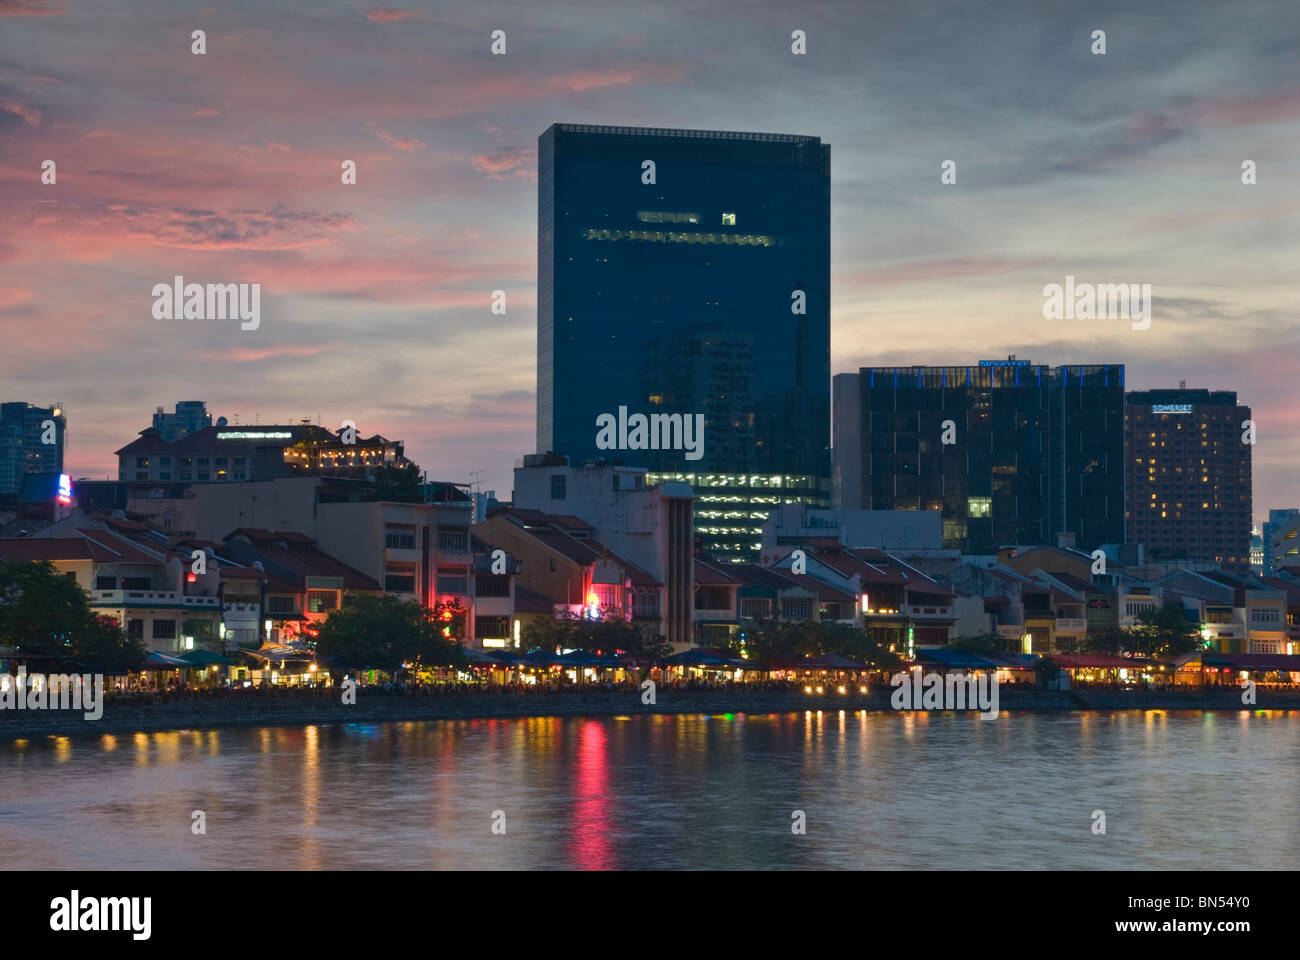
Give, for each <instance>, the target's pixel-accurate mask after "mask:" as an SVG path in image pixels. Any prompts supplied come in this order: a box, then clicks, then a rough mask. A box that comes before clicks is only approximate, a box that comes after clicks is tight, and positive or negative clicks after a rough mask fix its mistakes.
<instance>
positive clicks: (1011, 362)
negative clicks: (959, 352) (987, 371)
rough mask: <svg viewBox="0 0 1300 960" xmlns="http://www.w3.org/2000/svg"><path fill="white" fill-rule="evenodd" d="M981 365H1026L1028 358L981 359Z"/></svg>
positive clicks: (1027, 364)
mask: <svg viewBox="0 0 1300 960" xmlns="http://www.w3.org/2000/svg"><path fill="white" fill-rule="evenodd" d="M980 366H981V367H1027V366H1029V361H1028V360H981V361H980Z"/></svg>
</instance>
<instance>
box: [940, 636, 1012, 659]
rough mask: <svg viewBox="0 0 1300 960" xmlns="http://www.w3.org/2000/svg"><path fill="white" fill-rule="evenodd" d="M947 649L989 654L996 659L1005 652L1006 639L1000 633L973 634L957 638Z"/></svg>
mask: <svg viewBox="0 0 1300 960" xmlns="http://www.w3.org/2000/svg"><path fill="white" fill-rule="evenodd" d="M948 647H949V648H950V649H952V650H963V651H965V652H966V653H973V654H976V655H980V654H989V655H990V656H995V657H996V656H1001V655H1002V654H1004V653H1006V652H1007V638H1006V637H1004V636H1002V634H1000V633H973V634H971V635H970V636H968V637H957V638H956V639H954V640H952V641H951V642H950V643H949V644H948Z"/></svg>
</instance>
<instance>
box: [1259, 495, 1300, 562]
mask: <svg viewBox="0 0 1300 960" xmlns="http://www.w3.org/2000/svg"><path fill="white" fill-rule="evenodd" d="M1260 553H1261V565H1262V567H1263V574H1264V576H1266V577H1271V576H1273V575H1274V574H1275V573H1277V571H1278V570H1279V569H1281V568H1282V567H1287V566H1300V509H1297V508H1296V507H1288V508H1285V509H1282V510H1270V511H1269V512H1268V522H1267V523H1265V524H1264V526H1263V528H1262V529H1261V531H1260Z"/></svg>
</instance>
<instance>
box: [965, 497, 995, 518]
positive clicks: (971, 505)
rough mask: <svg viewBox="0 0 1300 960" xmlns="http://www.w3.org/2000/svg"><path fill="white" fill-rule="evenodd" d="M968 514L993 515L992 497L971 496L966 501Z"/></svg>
mask: <svg viewBox="0 0 1300 960" xmlns="http://www.w3.org/2000/svg"><path fill="white" fill-rule="evenodd" d="M966 515H967V516H969V517H989V516H992V515H993V498H992V497H971V498H969V499H968V500H967V502H966Z"/></svg>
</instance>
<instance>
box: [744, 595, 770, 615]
mask: <svg viewBox="0 0 1300 960" xmlns="http://www.w3.org/2000/svg"><path fill="white" fill-rule="evenodd" d="M771 614H772V601H771V600H769V599H768V598H766V597H742V598H741V601H740V616H741V618H742V619H744V620H764V619H766V618H767V617H769V616H771Z"/></svg>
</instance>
